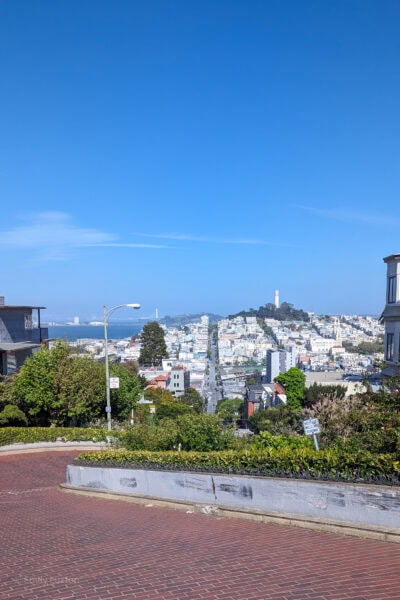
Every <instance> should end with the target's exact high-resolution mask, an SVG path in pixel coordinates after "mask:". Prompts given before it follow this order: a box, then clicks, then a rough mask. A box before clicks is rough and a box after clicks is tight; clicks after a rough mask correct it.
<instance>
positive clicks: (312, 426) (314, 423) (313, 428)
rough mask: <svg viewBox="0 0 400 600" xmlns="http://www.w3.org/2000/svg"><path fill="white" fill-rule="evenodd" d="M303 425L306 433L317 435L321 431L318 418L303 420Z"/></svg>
mask: <svg viewBox="0 0 400 600" xmlns="http://www.w3.org/2000/svg"><path fill="white" fill-rule="evenodd" d="M303 427H304V433H305V434H306V435H315V434H316V433H320V431H321V428H320V426H319V421H318V419H306V420H305V421H303Z"/></svg>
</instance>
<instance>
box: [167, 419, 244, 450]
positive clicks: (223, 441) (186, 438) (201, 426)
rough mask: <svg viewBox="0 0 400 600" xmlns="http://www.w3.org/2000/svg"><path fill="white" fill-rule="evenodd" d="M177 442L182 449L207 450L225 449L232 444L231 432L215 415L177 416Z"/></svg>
mask: <svg viewBox="0 0 400 600" xmlns="http://www.w3.org/2000/svg"><path fill="white" fill-rule="evenodd" d="M177 424H178V429H179V433H178V442H179V443H180V444H181V446H182V450H194V451H197V452H208V451H209V450H225V449H226V448H229V447H230V446H231V445H232V444H233V440H234V437H233V433H232V431H231V430H229V429H224V428H223V427H222V426H221V424H220V421H219V418H218V417H217V416H216V415H208V414H202V415H197V414H187V415H183V416H182V417H179V418H178V420H177Z"/></svg>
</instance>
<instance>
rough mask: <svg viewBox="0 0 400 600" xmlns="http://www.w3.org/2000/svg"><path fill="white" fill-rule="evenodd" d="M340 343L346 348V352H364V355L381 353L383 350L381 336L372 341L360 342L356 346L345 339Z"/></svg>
mask: <svg viewBox="0 0 400 600" xmlns="http://www.w3.org/2000/svg"><path fill="white" fill-rule="evenodd" d="M342 344H343V346H344V347H345V348H346V351H347V352H354V353H357V354H364V355H366V356H369V355H371V354H375V353H376V352H381V353H382V354H383V352H384V344H383V339H382V338H380V339H378V340H377V341H374V342H360V343H359V344H358V345H357V346H353V344H351V343H350V342H346V341H343V342H342Z"/></svg>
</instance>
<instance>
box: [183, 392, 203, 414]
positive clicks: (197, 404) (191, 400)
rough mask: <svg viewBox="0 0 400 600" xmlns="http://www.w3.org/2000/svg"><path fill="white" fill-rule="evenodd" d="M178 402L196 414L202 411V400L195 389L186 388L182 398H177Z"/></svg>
mask: <svg viewBox="0 0 400 600" xmlns="http://www.w3.org/2000/svg"><path fill="white" fill-rule="evenodd" d="M178 401H179V402H181V403H182V404H185V405H186V406H190V408H193V410H194V411H195V412H197V413H198V414H200V413H202V412H203V411H204V398H202V397H201V396H200V394H199V392H198V391H197V390H196V389H195V388H192V387H188V388H187V389H186V390H185V391H184V393H183V394H182V396H179V398H178Z"/></svg>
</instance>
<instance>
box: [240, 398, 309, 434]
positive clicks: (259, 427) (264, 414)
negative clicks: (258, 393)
mask: <svg viewBox="0 0 400 600" xmlns="http://www.w3.org/2000/svg"><path fill="white" fill-rule="evenodd" d="M249 428H250V429H251V430H252V431H254V433H260V431H268V432H269V433H272V434H273V435H285V436H287V435H302V434H303V433H304V430H303V421H302V416H301V412H300V411H299V410H298V409H297V408H291V407H290V406H287V405H286V404H281V405H280V406H277V407H276V408H267V409H265V410H258V411H256V412H255V413H254V415H252V416H251V417H250V418H249Z"/></svg>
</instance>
